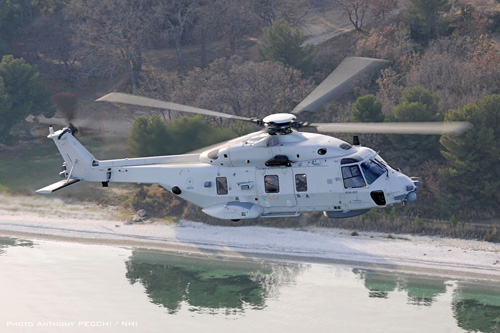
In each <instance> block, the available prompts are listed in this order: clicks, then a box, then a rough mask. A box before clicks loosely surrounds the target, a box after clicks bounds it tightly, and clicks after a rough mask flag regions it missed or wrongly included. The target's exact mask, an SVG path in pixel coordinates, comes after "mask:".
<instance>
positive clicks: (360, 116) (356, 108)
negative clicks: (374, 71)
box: [351, 94, 384, 123]
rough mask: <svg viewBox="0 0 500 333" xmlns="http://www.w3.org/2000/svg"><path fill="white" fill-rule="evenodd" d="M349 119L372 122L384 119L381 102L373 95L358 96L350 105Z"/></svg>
mask: <svg viewBox="0 0 500 333" xmlns="http://www.w3.org/2000/svg"><path fill="white" fill-rule="evenodd" d="M351 120H352V121H353V122H358V123H363V122H365V123H374V122H381V121H384V115H383V114H382V103H380V101H379V100H378V99H377V98H376V97H375V95H371V94H370V95H366V96H362V97H359V98H358V99H357V100H356V102H355V103H354V105H353V106H352V116H351Z"/></svg>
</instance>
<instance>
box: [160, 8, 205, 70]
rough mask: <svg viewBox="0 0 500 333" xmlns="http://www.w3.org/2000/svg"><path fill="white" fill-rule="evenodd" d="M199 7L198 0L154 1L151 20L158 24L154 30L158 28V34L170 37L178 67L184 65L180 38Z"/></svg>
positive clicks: (190, 23) (191, 22)
mask: <svg viewBox="0 0 500 333" xmlns="http://www.w3.org/2000/svg"><path fill="white" fill-rule="evenodd" d="M199 5H200V1H199V0H155V4H154V5H153V12H154V13H155V14H154V15H155V16H154V17H153V20H154V21H156V22H158V26H157V27H155V29H156V28H158V31H159V32H160V34H163V35H166V36H170V37H172V39H173V40H174V43H175V50H176V51H177V57H178V59H179V65H183V64H184V55H183V54H182V44H181V42H182V38H183V37H184V34H185V32H186V29H187V28H188V27H189V26H190V25H192V24H193V21H194V19H195V17H196V15H197V14H198V11H197V9H198V7H199ZM163 37H164V36H163Z"/></svg>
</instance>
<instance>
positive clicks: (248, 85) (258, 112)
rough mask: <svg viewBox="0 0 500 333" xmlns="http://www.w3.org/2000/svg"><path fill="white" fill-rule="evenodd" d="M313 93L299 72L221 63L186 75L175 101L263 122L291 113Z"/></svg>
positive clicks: (274, 65) (266, 65) (234, 61)
mask: <svg viewBox="0 0 500 333" xmlns="http://www.w3.org/2000/svg"><path fill="white" fill-rule="evenodd" d="M312 89H313V84H312V81H310V80H305V79H304V78H302V73H301V72H300V71H299V70H296V69H293V68H291V67H285V66H284V65H283V64H282V63H280V62H270V61H264V62H260V63H254V62H251V61H247V62H243V60H242V59H241V58H239V57H237V56H235V57H231V58H230V59H224V58H222V59H218V60H216V61H214V62H213V63H212V64H210V66H208V67H207V68H205V69H200V68H197V69H194V70H192V71H190V72H189V73H187V75H184V77H183V79H182V81H180V82H179V83H178V85H177V86H176V88H175V91H174V92H173V94H172V100H173V101H176V102H178V103H183V104H187V105H193V106H197V107H201V108H206V109H209V110H216V111H219V112H225V113H229V114H236V115H240V116H245V117H258V118H262V117H265V116H266V115H269V114H271V113H276V112H290V110H292V109H293V108H294V107H295V105H297V103H299V102H300V101H301V100H302V99H304V98H305V97H306V96H307V94H308V93H309V92H310V91H311V90H312Z"/></svg>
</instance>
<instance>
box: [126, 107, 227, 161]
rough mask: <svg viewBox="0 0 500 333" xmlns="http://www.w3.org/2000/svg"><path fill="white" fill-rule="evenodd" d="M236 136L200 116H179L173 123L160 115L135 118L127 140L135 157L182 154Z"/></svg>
mask: <svg viewBox="0 0 500 333" xmlns="http://www.w3.org/2000/svg"><path fill="white" fill-rule="evenodd" d="M234 137H236V133H235V132H234V131H233V130H232V129H231V128H224V127H222V128H219V127H214V126H211V125H210V124H209V122H208V121H206V120H205V119H203V117H202V116H201V115H197V116H194V117H182V118H178V119H176V120H175V121H173V122H172V123H165V122H163V121H162V120H161V119H160V117H158V116H157V115H153V116H152V117H146V116H140V117H138V118H137V119H136V120H135V122H134V125H133V127H132V132H131V134H130V138H129V140H128V142H127V149H128V151H129V152H130V153H131V154H132V155H134V156H158V155H171V154H183V153H186V152H188V151H192V150H195V149H198V148H201V147H205V146H209V145H211V144H214V143H217V142H221V141H225V140H229V139H232V138H234Z"/></svg>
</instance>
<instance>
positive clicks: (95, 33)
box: [67, 0, 154, 93]
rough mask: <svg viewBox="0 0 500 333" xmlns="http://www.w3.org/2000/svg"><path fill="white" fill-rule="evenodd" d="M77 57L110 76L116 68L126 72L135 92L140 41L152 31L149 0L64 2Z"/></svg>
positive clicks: (89, 68)
mask: <svg viewBox="0 0 500 333" xmlns="http://www.w3.org/2000/svg"><path fill="white" fill-rule="evenodd" d="M67 8H68V12H69V14H70V15H71V18H72V24H73V30H74V34H75V36H74V37H75V38H74V39H75V41H76V42H77V43H79V44H80V46H81V49H82V51H81V54H80V60H81V62H82V63H83V65H82V66H83V67H86V71H88V74H87V77H91V76H94V75H97V74H100V75H104V76H112V75H113V74H114V73H115V71H116V67H117V66H118V67H122V68H123V69H124V70H125V72H126V73H127V75H128V80H129V83H130V89H131V91H132V93H135V92H136V90H137V87H138V86H139V74H140V72H141V70H142V43H143V42H144V40H146V39H147V37H148V35H149V32H150V31H151V30H150V29H151V25H152V24H153V23H154V22H152V21H151V19H150V18H151V17H152V15H153V13H151V9H152V6H151V3H150V2H149V1H147V0H125V1H122V0H73V1H71V2H69V3H68V5H67Z"/></svg>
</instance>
